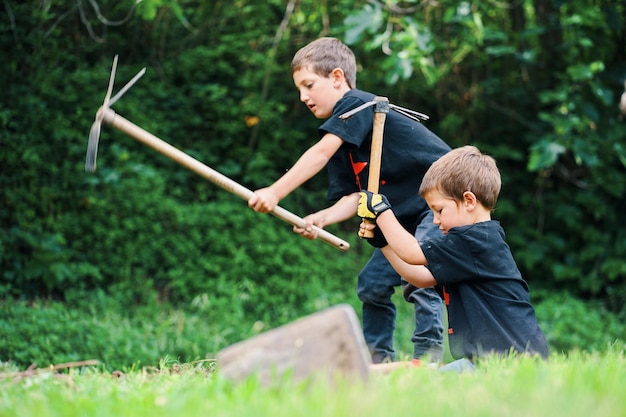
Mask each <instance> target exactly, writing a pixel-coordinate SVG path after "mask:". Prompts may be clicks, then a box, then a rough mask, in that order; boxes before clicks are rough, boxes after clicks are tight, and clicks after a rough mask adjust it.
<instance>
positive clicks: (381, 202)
mask: <svg viewBox="0 0 626 417" xmlns="http://www.w3.org/2000/svg"><path fill="white" fill-rule="evenodd" d="M390 208H391V204H389V200H387V197H385V196H384V195H382V194H374V193H372V192H371V191H367V190H361V192H360V193H359V207H358V209H357V215H358V216H359V217H360V218H362V219H370V220H376V218H377V217H378V216H379V215H380V213H382V212H383V211H385V210H388V209H390Z"/></svg>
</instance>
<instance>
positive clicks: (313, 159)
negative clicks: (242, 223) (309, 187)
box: [248, 133, 343, 213]
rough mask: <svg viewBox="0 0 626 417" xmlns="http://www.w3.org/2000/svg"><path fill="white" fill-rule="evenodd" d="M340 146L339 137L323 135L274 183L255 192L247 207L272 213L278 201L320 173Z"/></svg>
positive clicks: (328, 134) (341, 142) (341, 141)
mask: <svg viewBox="0 0 626 417" xmlns="http://www.w3.org/2000/svg"><path fill="white" fill-rule="evenodd" d="M342 144H343V140H342V139H341V138H340V137H339V136H336V135H333V134H332V133H327V134H325V135H324V136H323V137H322V139H320V140H319V141H318V142H317V143H316V144H315V145H313V146H311V147H310V148H309V149H308V150H307V151H306V152H304V153H303V154H302V156H300V158H299V159H298V160H297V161H296V163H295V164H294V165H293V166H292V167H291V169H290V170H288V171H287V172H286V173H285V174H284V175H283V176H282V177H280V178H279V179H278V180H277V181H276V182H275V183H273V184H272V185H270V186H269V187H266V188H261V189H259V190H256V191H255V192H254V195H253V196H252V197H250V199H249V200H248V206H250V207H251V208H252V209H253V210H255V211H258V212H261V213H267V212H270V211H272V210H273V209H274V207H276V205H277V204H278V202H279V201H280V200H282V199H283V198H285V197H286V196H287V195H288V194H289V193H291V192H292V191H293V190H295V189H296V188H298V187H299V186H301V185H302V184H304V183H305V182H306V181H308V180H309V179H311V178H312V177H313V176H314V175H315V174H317V173H318V172H320V171H321V170H322V168H324V167H325V166H326V164H327V163H328V161H329V160H330V158H331V157H332V156H333V155H334V154H335V152H337V150H339V147H341V145H342Z"/></svg>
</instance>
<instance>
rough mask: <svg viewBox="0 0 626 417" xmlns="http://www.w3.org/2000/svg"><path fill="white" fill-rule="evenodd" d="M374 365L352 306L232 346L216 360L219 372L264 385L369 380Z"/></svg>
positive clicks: (281, 327) (297, 321) (232, 378)
mask: <svg viewBox="0 0 626 417" xmlns="http://www.w3.org/2000/svg"><path fill="white" fill-rule="evenodd" d="M370 364H371V359H370V355H369V352H368V350H367V345H366V343H365V339H364V338H363V333H362V330H361V326H360V324H359V321H358V318H357V315H356V313H355V311H354V309H353V308H352V306H350V305H347V304H339V305H336V306H333V307H330V308H328V309H325V310H322V311H319V312H317V313H314V314H311V315H309V316H306V317H304V318H301V319H299V320H296V321H294V322H292V323H289V324H286V325H284V326H280V327H277V328H275V329H272V330H269V331H267V332H265V333H261V334H259V335H257V336H254V337H252V338H250V339H247V340H244V341H242V342H239V343H236V344H234V345H231V346H228V347H226V348H225V349H223V350H221V351H220V352H219V353H218V355H217V367H218V372H219V373H220V374H221V375H223V376H224V377H226V378H228V379H231V380H234V381H237V382H239V381H242V380H245V379H246V378H248V377H250V376H256V377H257V378H259V380H260V382H261V383H262V384H264V385H271V384H275V383H277V382H280V380H281V378H285V377H288V378H289V380H290V381H301V380H304V379H307V378H319V377H323V378H328V379H331V380H335V378H337V377H340V378H352V379H357V380H363V381H364V380H367V377H368V373H369V366H370Z"/></svg>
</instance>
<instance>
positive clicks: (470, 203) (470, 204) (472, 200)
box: [463, 191, 478, 211]
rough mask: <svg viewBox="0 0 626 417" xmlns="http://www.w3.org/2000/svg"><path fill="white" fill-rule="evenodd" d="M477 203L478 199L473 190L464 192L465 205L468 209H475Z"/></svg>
mask: <svg viewBox="0 0 626 417" xmlns="http://www.w3.org/2000/svg"><path fill="white" fill-rule="evenodd" d="M477 204H478V199H477V198H476V194H474V193H473V192H471V191H465V192H464V193H463V206H464V207H465V208H466V209H467V210H468V211H472V210H474V209H475V208H476V205H477Z"/></svg>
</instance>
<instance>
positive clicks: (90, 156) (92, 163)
mask: <svg viewBox="0 0 626 417" xmlns="http://www.w3.org/2000/svg"><path fill="white" fill-rule="evenodd" d="M116 69H117V55H115V57H114V58H113V67H112V68H111V76H110V77H109V86H108V88H107V93H106V95H105V96H104V103H103V104H102V106H100V108H99V109H98V111H97V112H96V120H95V121H94V122H93V124H92V125H91V130H90V131H89V143H88V144H87V156H86V157H85V171H88V172H96V158H97V156H98V143H99V141H100V130H101V126H102V121H103V120H104V113H105V111H106V110H107V109H108V108H109V107H111V106H112V105H113V104H114V103H115V102H116V101H117V100H119V99H120V98H121V97H122V96H123V95H124V93H125V92H126V91H128V89H129V88H130V87H132V85H133V84H135V82H136V81H137V80H138V79H139V78H141V76H142V75H143V74H144V73H145V72H146V69H145V68H143V69H142V70H141V71H139V72H138V73H137V75H135V76H134V77H133V79H132V80H130V81H129V82H128V83H126V85H125V86H124V87H123V88H122V89H121V90H120V91H119V92H118V93H117V94H116V95H115V96H114V97H113V98H111V93H112V92H113V83H114V82H115V71H116Z"/></svg>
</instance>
